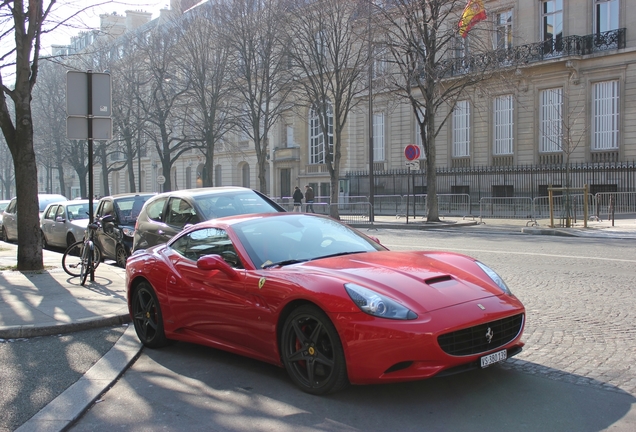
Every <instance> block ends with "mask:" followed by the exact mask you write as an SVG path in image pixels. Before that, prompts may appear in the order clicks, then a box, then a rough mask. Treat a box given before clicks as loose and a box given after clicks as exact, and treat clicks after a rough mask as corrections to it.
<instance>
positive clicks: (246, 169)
mask: <svg viewBox="0 0 636 432" xmlns="http://www.w3.org/2000/svg"><path fill="white" fill-rule="evenodd" d="M241 177H242V186H243V187H246V188H248V187H250V166H249V165H248V164H244V165H243V167H242V168H241Z"/></svg>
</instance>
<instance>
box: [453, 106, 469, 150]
mask: <svg viewBox="0 0 636 432" xmlns="http://www.w3.org/2000/svg"><path fill="white" fill-rule="evenodd" d="M466 156H470V105H469V104H468V101H467V100H463V101H459V102H457V105H455V110H454V111H453V157H466Z"/></svg>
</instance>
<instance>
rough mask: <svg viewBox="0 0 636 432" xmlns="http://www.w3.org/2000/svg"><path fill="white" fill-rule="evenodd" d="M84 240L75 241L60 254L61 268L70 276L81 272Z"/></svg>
mask: <svg viewBox="0 0 636 432" xmlns="http://www.w3.org/2000/svg"><path fill="white" fill-rule="evenodd" d="M83 250H84V242H83V241H77V242H75V243H73V244H72V245H70V246H69V247H67V248H66V250H65V251H64V255H63V256H62V268H63V269H64V271H65V272H66V273H68V274H69V275H71V276H79V275H80V272H81V266H80V264H81V258H82V251H83Z"/></svg>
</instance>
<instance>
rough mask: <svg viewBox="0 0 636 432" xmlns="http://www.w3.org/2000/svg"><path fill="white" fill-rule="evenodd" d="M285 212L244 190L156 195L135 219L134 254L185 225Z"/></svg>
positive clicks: (269, 201)
mask: <svg viewBox="0 0 636 432" xmlns="http://www.w3.org/2000/svg"><path fill="white" fill-rule="evenodd" d="M284 211H285V209H284V208H283V207H281V206H279V205H278V204H276V203H275V202H274V201H272V200H271V199H269V198H268V197H267V196H265V195H263V194H262V193H260V192H258V191H255V190H252V189H248V188H243V187H209V188H198V189H185V190H180V191H173V192H165V193H162V194H159V195H157V196H155V197H153V198H152V199H149V200H148V202H147V203H146V204H145V205H144V208H143V209H142V210H141V213H140V214H139V218H138V219H137V226H136V227H135V239H134V242H133V252H134V251H136V250H139V249H146V248H148V247H150V246H154V245H157V244H161V243H166V242H167V241H168V240H170V239H171V238H172V237H174V236H175V235H176V234H178V233H179V232H181V230H183V229H184V228H185V227H186V226H190V225H194V224H196V223H199V222H203V221H206V220H211V219H216V218H220V217H224V216H233V215H239V214H250V213H276V212H284Z"/></svg>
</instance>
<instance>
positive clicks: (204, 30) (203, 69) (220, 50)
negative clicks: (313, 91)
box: [177, 2, 236, 186]
mask: <svg viewBox="0 0 636 432" xmlns="http://www.w3.org/2000/svg"><path fill="white" fill-rule="evenodd" d="M216 6H217V5H216V4H215V3H214V2H208V3H205V4H203V5H201V6H199V7H198V8H197V9H196V11H193V12H192V13H189V14H187V15H186V16H184V17H183V19H182V21H181V23H180V25H179V26H178V28H179V30H178V31H179V39H180V46H181V50H182V52H181V55H180V56H179V57H178V58H177V62H178V63H179V67H180V68H181V69H182V70H184V71H186V74H187V75H188V79H189V82H190V92H189V94H190V95H192V100H193V104H194V105H196V107H197V109H196V110H193V111H194V112H193V113H192V117H191V118H189V119H186V120H187V121H189V122H190V126H191V127H192V128H193V129H194V130H196V131H198V134H199V135H200V136H202V137H203V145H202V147H201V148H200V150H201V152H202V153H203V155H204V157H205V169H204V172H203V173H202V182H203V186H214V175H213V168H214V154H215V150H216V148H217V145H218V144H219V143H221V142H222V141H223V137H224V136H225V135H226V134H227V132H229V131H230V130H231V128H232V125H233V119H232V117H231V107H232V102H233V101H235V100H236V98H235V97H234V93H235V91H234V89H233V86H232V85H231V83H230V81H231V80H230V73H229V72H230V71H229V62H228V58H229V54H230V47H229V45H228V43H227V39H226V38H225V37H224V35H223V32H222V31H221V29H220V28H219V26H220V22H219V20H218V19H217V15H218V12H219V10H218V7H216Z"/></svg>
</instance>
